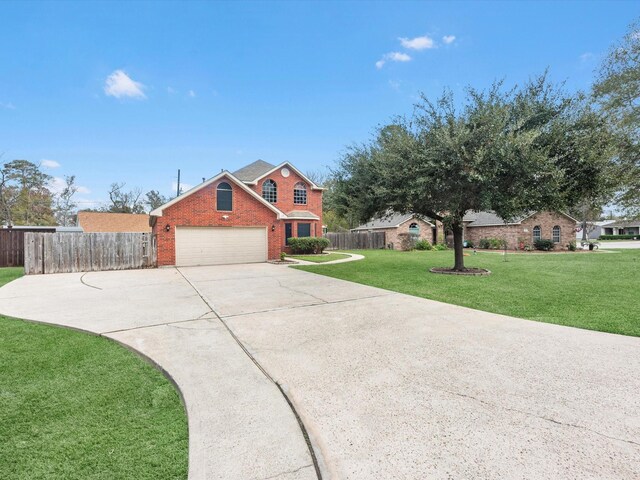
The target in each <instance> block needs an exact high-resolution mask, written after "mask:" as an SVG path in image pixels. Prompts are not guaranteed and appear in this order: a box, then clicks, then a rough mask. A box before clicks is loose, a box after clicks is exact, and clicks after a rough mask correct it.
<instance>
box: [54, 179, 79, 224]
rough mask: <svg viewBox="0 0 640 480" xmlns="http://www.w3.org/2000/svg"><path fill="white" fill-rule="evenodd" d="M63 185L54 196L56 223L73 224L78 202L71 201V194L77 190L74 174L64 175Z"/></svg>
mask: <svg viewBox="0 0 640 480" xmlns="http://www.w3.org/2000/svg"><path fill="white" fill-rule="evenodd" d="M64 183H65V186H64V188H63V189H62V191H61V192H60V193H58V194H57V195H56V197H55V216H56V221H57V222H58V225H62V226H63V227H68V226H70V225H73V224H74V223H75V222H74V219H75V214H76V210H77V208H78V204H77V203H75V202H74V201H73V196H74V195H75V194H76V192H77V191H78V186H77V185H76V176H75V175H70V176H65V177H64Z"/></svg>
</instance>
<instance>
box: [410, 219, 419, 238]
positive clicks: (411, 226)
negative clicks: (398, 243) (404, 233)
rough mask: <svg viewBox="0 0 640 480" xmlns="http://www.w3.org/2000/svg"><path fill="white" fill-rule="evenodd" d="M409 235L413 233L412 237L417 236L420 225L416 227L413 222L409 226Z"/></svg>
mask: <svg viewBox="0 0 640 480" xmlns="http://www.w3.org/2000/svg"><path fill="white" fill-rule="evenodd" d="M409 233H413V234H414V235H419V234H420V225H418V224H417V223H416V222H413V223H412V224H411V225H409Z"/></svg>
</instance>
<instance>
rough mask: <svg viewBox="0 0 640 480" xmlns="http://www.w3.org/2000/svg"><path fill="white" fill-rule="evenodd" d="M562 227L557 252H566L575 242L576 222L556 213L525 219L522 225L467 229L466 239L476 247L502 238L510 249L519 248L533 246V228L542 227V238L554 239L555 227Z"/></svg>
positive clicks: (540, 214)
mask: <svg viewBox="0 0 640 480" xmlns="http://www.w3.org/2000/svg"><path fill="white" fill-rule="evenodd" d="M556 225H557V226H559V227H560V242H558V243H556V246H555V249H556V250H566V249H567V245H568V244H569V242H571V241H572V240H575V222H574V221H573V220H571V219H570V218H568V217H566V216H564V215H562V214H559V213H555V212H540V213H536V214H535V215H533V216H531V217H529V218H527V219H525V220H524V221H523V222H522V223H521V224H520V225H508V226H505V225H499V226H486V227H467V228H465V239H466V240H471V241H472V242H473V244H474V245H476V246H478V243H479V242H480V240H481V239H483V238H500V239H506V240H507V246H508V248H510V249H516V248H519V247H520V246H521V245H522V244H523V243H524V244H525V245H527V244H528V245H533V227H535V226H540V228H541V234H542V238H544V239H549V240H551V239H552V233H553V227H554V226H556Z"/></svg>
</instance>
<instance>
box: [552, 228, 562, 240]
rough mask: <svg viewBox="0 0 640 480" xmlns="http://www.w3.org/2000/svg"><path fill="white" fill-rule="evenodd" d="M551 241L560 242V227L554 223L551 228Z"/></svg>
mask: <svg viewBox="0 0 640 480" xmlns="http://www.w3.org/2000/svg"><path fill="white" fill-rule="evenodd" d="M552 240H553V243H560V227H559V226H558V225H556V226H555V227H553V230H552Z"/></svg>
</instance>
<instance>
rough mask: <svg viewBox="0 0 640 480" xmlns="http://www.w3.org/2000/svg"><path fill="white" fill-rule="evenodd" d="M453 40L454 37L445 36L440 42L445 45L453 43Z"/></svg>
mask: <svg viewBox="0 0 640 480" xmlns="http://www.w3.org/2000/svg"><path fill="white" fill-rule="evenodd" d="M455 39H456V36H455V35H445V36H444V37H442V41H443V42H444V43H446V44H447V45H449V44H451V43H453V42H454V41H455Z"/></svg>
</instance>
